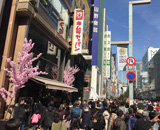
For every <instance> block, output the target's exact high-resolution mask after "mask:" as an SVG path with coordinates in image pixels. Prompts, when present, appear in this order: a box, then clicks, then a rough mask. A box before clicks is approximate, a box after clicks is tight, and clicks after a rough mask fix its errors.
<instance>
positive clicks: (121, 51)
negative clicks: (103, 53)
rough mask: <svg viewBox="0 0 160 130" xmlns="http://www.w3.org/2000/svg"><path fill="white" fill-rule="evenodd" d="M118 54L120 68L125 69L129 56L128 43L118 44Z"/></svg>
mask: <svg viewBox="0 0 160 130" xmlns="http://www.w3.org/2000/svg"><path fill="white" fill-rule="evenodd" d="M117 54H118V70H119V71H123V69H124V67H125V65H126V60H127V58H128V54H127V45H118V46H117Z"/></svg>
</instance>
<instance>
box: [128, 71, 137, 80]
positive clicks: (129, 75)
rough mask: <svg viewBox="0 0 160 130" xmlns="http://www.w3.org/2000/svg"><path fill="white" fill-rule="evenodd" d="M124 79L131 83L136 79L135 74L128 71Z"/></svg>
mask: <svg viewBox="0 0 160 130" xmlns="http://www.w3.org/2000/svg"><path fill="white" fill-rule="evenodd" d="M126 77H127V79H128V80H129V81H133V80H135V79H136V74H135V73H134V72H132V71H129V72H128V73H127V75H126Z"/></svg>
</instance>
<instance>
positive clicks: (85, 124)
mask: <svg viewBox="0 0 160 130" xmlns="http://www.w3.org/2000/svg"><path fill="white" fill-rule="evenodd" d="M81 117H82V129H85V130H90V128H89V123H90V119H91V111H90V110H89V106H88V105H87V104H85V105H84V107H83V110H82V116H81Z"/></svg>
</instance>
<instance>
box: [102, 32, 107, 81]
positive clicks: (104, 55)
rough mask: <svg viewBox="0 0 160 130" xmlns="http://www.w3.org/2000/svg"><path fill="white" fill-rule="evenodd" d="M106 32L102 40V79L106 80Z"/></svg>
mask: <svg viewBox="0 0 160 130" xmlns="http://www.w3.org/2000/svg"><path fill="white" fill-rule="evenodd" d="M106 69H107V32H106V31H105V32H104V38H103V77H104V78H107V71H106Z"/></svg>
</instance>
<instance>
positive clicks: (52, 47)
mask: <svg viewBox="0 0 160 130" xmlns="http://www.w3.org/2000/svg"><path fill="white" fill-rule="evenodd" d="M47 54H50V55H56V46H55V45H54V44H53V43H51V42H50V41H48V50H47Z"/></svg>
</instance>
